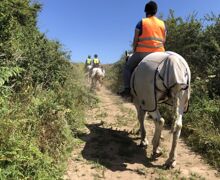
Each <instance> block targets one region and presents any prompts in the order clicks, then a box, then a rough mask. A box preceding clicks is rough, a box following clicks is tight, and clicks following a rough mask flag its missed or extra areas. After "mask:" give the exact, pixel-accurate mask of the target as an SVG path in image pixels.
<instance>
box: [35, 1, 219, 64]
mask: <svg viewBox="0 0 220 180" xmlns="http://www.w3.org/2000/svg"><path fill="white" fill-rule="evenodd" d="M38 1H39V2H40V3H42V5H43V9H42V11H41V12H40V13H39V17H38V27H39V28H40V31H41V32H43V33H45V34H46V35H47V37H48V38H49V39H55V40H59V41H60V42H61V44H63V46H64V49H65V50H67V51H71V58H72V61H74V62H84V61H85V59H86V58H87V56H88V55H92V56H93V55H94V54H98V56H99V58H100V60H101V62H102V63H105V64H106V63H114V62H116V61H118V60H119V59H120V57H121V55H122V54H123V53H124V51H125V50H129V49H131V48H130V45H131V43H132V40H133V34H134V29H135V26H136V24H137V22H138V21H139V20H140V19H141V18H142V17H144V15H145V14H144V6H145V4H146V2H148V1H146V0H38ZM155 2H157V4H158V13H157V14H162V15H163V16H164V17H165V18H166V17H167V15H168V13H169V9H173V10H174V12H175V15H176V16H181V17H183V18H186V17H187V16H188V15H189V14H190V13H192V12H197V13H198V15H197V17H198V18H200V17H203V16H204V15H206V14H207V13H210V12H213V13H215V14H220V0H156V1H155Z"/></svg>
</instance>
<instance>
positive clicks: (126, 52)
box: [125, 51, 132, 62]
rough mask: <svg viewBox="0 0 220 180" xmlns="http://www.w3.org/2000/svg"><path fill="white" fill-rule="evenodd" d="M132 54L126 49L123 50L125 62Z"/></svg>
mask: <svg viewBox="0 0 220 180" xmlns="http://www.w3.org/2000/svg"><path fill="white" fill-rule="evenodd" d="M131 56H132V53H128V51H125V61H126V62H127V61H128V59H129V58H130V57H131Z"/></svg>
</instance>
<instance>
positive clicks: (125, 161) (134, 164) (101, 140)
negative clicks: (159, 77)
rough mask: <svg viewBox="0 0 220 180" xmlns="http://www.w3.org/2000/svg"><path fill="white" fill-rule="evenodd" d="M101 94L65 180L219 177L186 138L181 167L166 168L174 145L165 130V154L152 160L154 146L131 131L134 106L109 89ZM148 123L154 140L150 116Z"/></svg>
mask: <svg viewBox="0 0 220 180" xmlns="http://www.w3.org/2000/svg"><path fill="white" fill-rule="evenodd" d="M97 96H98V98H99V99H100V103H99V106H98V107H97V108H94V109H92V110H91V111H89V112H88V114H87V120H86V130H85V132H84V133H82V134H80V135H79V139H80V140H79V142H78V147H77V148H76V147H75V149H74V150H73V152H72V157H71V158H70V160H69V162H68V170H67V174H66V175H65V179H71V180H78V179H79V180H81V179H85V180H90V179H91V180H92V179H111V180H112V179H129V180H133V179H134V180H138V179H181V178H182V179H210V180H213V179H219V177H218V172H217V171H216V170H214V169H212V168H211V167H210V166H208V165H207V164H205V162H204V161H203V160H202V158H201V157H200V156H199V155H196V154H195V153H194V152H192V151H190V149H189V148H188V147H187V146H186V145H185V144H184V142H183V141H182V140H180V142H179V146H178V150H177V152H178V156H177V158H178V159H177V167H176V168H175V169H172V170H164V169H163V166H162V165H163V163H164V162H165V160H166V159H167V156H168V153H169V150H170V146H171V135H170V133H169V131H168V130H164V131H163V136H164V140H163V141H162V143H161V146H162V148H163V149H162V150H163V155H162V156H161V157H160V158H158V160H156V161H151V159H150V155H151V152H152V145H149V147H148V149H147V150H145V149H143V148H140V147H139V146H138V144H139V141H140V139H139V136H135V135H132V134H130V133H128V132H129V131H130V130H132V129H133V128H134V126H135V124H136V123H137V118H136V112H135V109H134V106H133V105H132V104H130V103H125V102H123V101H122V100H121V99H120V98H119V97H118V96H116V95H114V94H112V93H111V92H110V91H108V90H107V89H105V88H102V89H101V90H100V91H98V92H97ZM145 123H146V124H145V125H146V129H147V136H148V139H149V140H151V139H152V136H153V130H154V124H153V122H152V121H151V120H148V119H147V120H146V122H145ZM108 127H113V129H110V128H108Z"/></svg>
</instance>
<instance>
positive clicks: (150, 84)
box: [131, 52, 190, 111]
mask: <svg viewBox="0 0 220 180" xmlns="http://www.w3.org/2000/svg"><path fill="white" fill-rule="evenodd" d="M158 77H159V78H160V79H161V80H162V81H163V86H164V89H165V91H166V94H167V96H166V98H168V99H166V101H165V102H166V103H168V104H170V105H172V99H171V98H169V96H168V93H169V91H170V89H171V88H172V87H174V86H175V85H176V84H180V85H181V86H182V89H187V88H188V87H189V82H190V70H189V67H188V65H187V63H186V61H185V60H184V58H183V57H182V56H180V55H179V54H176V53H174V52H156V53H151V54H149V55H148V56H146V57H145V58H144V59H143V60H142V61H141V62H140V63H139V65H138V66H137V67H136V69H135V71H134V73H133V75H132V79H131V89H132V93H133V95H134V96H136V97H138V100H139V101H140V102H139V104H140V105H141V108H142V109H143V110H146V111H154V110H156V108H157V97H156V90H157V87H156V84H157V79H158Z"/></svg>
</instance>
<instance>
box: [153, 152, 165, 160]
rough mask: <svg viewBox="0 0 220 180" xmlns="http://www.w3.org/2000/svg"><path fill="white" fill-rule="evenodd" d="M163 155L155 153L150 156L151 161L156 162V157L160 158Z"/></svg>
mask: <svg viewBox="0 0 220 180" xmlns="http://www.w3.org/2000/svg"><path fill="white" fill-rule="evenodd" d="M162 154H163V153H162V152H155V153H153V154H152V155H151V159H152V160H156V159H157V158H158V157H160V156H161V155H162Z"/></svg>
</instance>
